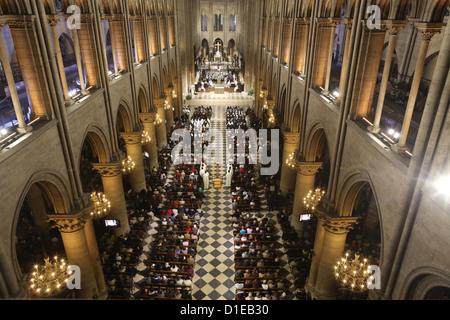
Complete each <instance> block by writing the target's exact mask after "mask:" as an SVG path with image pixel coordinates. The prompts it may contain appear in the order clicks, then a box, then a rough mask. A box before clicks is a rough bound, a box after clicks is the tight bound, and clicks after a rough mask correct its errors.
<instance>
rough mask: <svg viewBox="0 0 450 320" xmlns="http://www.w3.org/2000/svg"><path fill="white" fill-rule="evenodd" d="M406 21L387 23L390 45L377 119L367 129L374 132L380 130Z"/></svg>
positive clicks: (385, 63) (379, 97)
mask: <svg viewBox="0 0 450 320" xmlns="http://www.w3.org/2000/svg"><path fill="white" fill-rule="evenodd" d="M404 25H405V24H404V23H401V24H400V23H398V22H396V21H390V22H387V23H386V26H387V28H388V29H389V45H388V48H387V53H386V59H385V62H384V70H383V78H382V80H381V85H380V92H379V93H378V102H377V109H376V111H375V119H374V121H373V125H372V126H370V127H368V128H367V130H369V131H370V132H373V133H378V132H380V121H381V115H382V113H383V106H384V99H385V96H386V89H387V84H388V80H389V74H390V71H391V64H392V57H393V56H394V49H395V44H396V43H397V34H398V32H399V31H400V29H401V28H403V26H404Z"/></svg>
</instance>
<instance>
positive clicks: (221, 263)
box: [192, 118, 236, 300]
mask: <svg viewBox="0 0 450 320" xmlns="http://www.w3.org/2000/svg"><path fill="white" fill-rule="evenodd" d="M216 119H217V118H216ZM211 127H212V128H214V129H217V130H220V131H221V132H222V133H223V132H225V121H224V120H212V121H211ZM218 143H220V142H219V141H213V142H212V145H213V146H214V147H215V150H216V152H219V153H220V157H221V158H222V159H224V154H223V148H224V145H223V144H222V145H219V144H218ZM208 169H209V170H208V171H209V172H210V177H211V178H210V179H211V183H210V188H209V190H208V191H206V197H205V202H204V205H203V207H202V210H203V212H204V215H203V217H202V218H201V220H200V236H199V242H198V244H197V250H198V251H197V256H196V263H195V275H194V279H193V282H194V287H193V295H192V296H193V299H194V300H233V299H234V297H235V294H236V292H235V287H234V285H235V283H234V275H235V272H236V271H235V269H234V240H233V229H232V227H231V199H230V193H229V190H228V189H226V188H224V187H223V184H224V183H223V182H224V181H223V178H224V177H225V166H224V164H220V165H219V168H218V177H219V178H221V180H222V184H221V188H220V189H215V188H214V178H216V174H217V167H215V166H209V167H208Z"/></svg>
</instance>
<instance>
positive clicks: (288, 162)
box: [286, 152, 295, 169]
mask: <svg viewBox="0 0 450 320" xmlns="http://www.w3.org/2000/svg"><path fill="white" fill-rule="evenodd" d="M294 157H295V152H292V153H291V154H290V155H289V157H288V158H287V159H286V165H287V166H288V167H289V168H291V169H294V168H295V158H294Z"/></svg>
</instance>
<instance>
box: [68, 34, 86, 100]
mask: <svg viewBox="0 0 450 320" xmlns="http://www.w3.org/2000/svg"><path fill="white" fill-rule="evenodd" d="M71 31H72V39H73V46H74V50H75V58H76V59H77V69H78V78H79V79H80V88H81V94H82V95H87V94H88V93H89V92H88V91H87V90H86V83H85V79H84V70H83V62H82V60H81V50H80V42H79V41H78V32H77V29H72V30H71Z"/></svg>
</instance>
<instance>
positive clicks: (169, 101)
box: [164, 88, 174, 129]
mask: <svg viewBox="0 0 450 320" xmlns="http://www.w3.org/2000/svg"><path fill="white" fill-rule="evenodd" d="M172 91H173V89H172V88H166V89H164V93H165V95H166V101H167V109H166V110H165V114H166V119H167V129H170V128H171V127H172V126H173V124H174V122H173V98H172Z"/></svg>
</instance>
